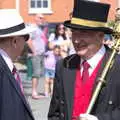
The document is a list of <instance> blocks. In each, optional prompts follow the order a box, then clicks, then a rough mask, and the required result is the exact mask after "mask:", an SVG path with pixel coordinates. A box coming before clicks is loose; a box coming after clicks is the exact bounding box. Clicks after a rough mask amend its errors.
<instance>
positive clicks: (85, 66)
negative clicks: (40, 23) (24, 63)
mask: <svg viewBox="0 0 120 120" xmlns="http://www.w3.org/2000/svg"><path fill="white" fill-rule="evenodd" d="M109 7H110V5H109V4H104V3H99V2H93V1H85V0H74V9H73V15H72V18H71V20H69V21H65V22H64V25H65V26H66V27H69V28H71V29H72V42H73V45H74V48H75V50H76V54H73V55H71V56H68V57H66V58H65V59H63V60H60V61H59V62H58V63H57V65H56V74H55V80H54V90H53V96H52V99H51V103H50V108H49V113H48V120H83V119H84V120H119V119H120V94H119V91H120V63H119V59H120V57H119V55H118V54H116V56H115V58H114V62H113V64H112V65H111V67H110V69H109V71H108V73H107V75H106V76H105V80H106V83H105V84H104V85H103V86H102V88H101V90H100V93H99V95H98V98H97V100H96V102H95V103H94V106H93V109H92V111H91V112H90V113H89V114H88V113H86V111H87V108H88V106H89V103H90V101H91V96H92V95H93V92H94V91H95V89H96V85H97V83H99V82H98V78H99V77H100V76H101V74H102V72H103V68H104V66H105V64H107V61H108V58H109V56H110V55H111V50H110V49H109V48H107V47H105V46H104V44H103V39H104V34H105V33H107V34H111V33H112V32H113V31H112V29H110V28H108V27H106V25H105V24H106V22H107V17H108V12H109Z"/></svg>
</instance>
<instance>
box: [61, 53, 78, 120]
mask: <svg viewBox="0 0 120 120" xmlns="http://www.w3.org/2000/svg"><path fill="white" fill-rule="evenodd" d="M71 60H72V61H71ZM79 65H80V57H79V56H77V55H73V56H70V57H69V58H66V59H65V61H64V66H65V68H64V73H63V86H64V92H65V96H66V98H67V99H66V104H67V110H68V114H70V115H68V116H71V115H72V114H71V113H72V106H73V97H74V85H75V80H76V70H77V68H78V66H79ZM68 119H70V118H68Z"/></svg>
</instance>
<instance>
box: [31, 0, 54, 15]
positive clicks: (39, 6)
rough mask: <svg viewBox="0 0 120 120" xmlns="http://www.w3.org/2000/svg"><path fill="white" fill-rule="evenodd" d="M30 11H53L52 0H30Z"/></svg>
mask: <svg viewBox="0 0 120 120" xmlns="http://www.w3.org/2000/svg"><path fill="white" fill-rule="evenodd" d="M29 13H52V11H51V0H29Z"/></svg>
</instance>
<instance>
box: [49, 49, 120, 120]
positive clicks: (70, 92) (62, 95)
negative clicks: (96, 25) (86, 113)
mask: <svg viewBox="0 0 120 120" xmlns="http://www.w3.org/2000/svg"><path fill="white" fill-rule="evenodd" d="M109 55H110V51H107V53H106V54H105V57H104V59H103V61H102V65H101V68H100V70H99V72H98V73H97V78H98V77H99V76H100V75H101V73H102V71H103V68H104V66H105V64H106V62H107V61H108V57H109ZM79 64H80V57H79V56H77V55H71V56H68V57H67V58H65V59H64V60H61V61H59V62H58V63H57V66H56V75H55V81H54V92H53V96H52V100H51V103H50V108H49V113H48V120H71V117H72V107H73V102H74V100H73V97H74V84H75V77H76V69H77V67H78V65H79ZM105 80H106V83H105V84H104V85H103V86H102V89H101V91H100V94H99V96H98V98H97V100H96V103H95V105H94V107H93V109H92V112H91V114H93V115H96V116H97V117H98V119H99V120H119V119H120V92H119V91H120V57H119V55H116V57H115V59H114V63H113V64H111V66H110V69H109V71H108V73H107V76H106V77H105ZM97 83H98V79H96V82H95V84H94V88H95V87H96V84H97Z"/></svg>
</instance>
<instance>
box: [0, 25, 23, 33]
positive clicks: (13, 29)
mask: <svg viewBox="0 0 120 120" xmlns="http://www.w3.org/2000/svg"><path fill="white" fill-rule="evenodd" d="M24 28H25V24H24V23H21V24H19V25H16V26H13V27H10V28H7V29H1V30H0V35H5V34H9V33H13V32H17V31H20V30H22V29H24Z"/></svg>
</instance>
